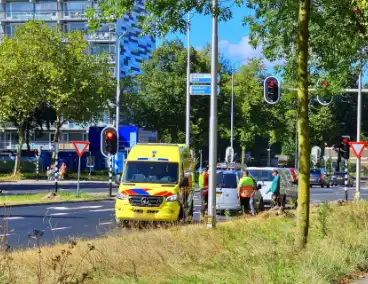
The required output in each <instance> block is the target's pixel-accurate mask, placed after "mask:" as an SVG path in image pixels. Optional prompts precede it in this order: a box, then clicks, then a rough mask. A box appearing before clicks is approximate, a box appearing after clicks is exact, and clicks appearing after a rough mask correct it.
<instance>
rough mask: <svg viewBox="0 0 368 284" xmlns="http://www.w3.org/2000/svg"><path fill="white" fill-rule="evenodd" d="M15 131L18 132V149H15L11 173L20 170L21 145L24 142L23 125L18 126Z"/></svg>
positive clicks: (14, 173)
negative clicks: (15, 154) (15, 153)
mask: <svg viewBox="0 0 368 284" xmlns="http://www.w3.org/2000/svg"><path fill="white" fill-rule="evenodd" d="M17 133H18V149H17V156H16V157H15V163H14V170H13V175H16V174H18V173H19V172H20V158H21V156H22V146H23V142H24V127H23V125H20V126H18V129H17Z"/></svg>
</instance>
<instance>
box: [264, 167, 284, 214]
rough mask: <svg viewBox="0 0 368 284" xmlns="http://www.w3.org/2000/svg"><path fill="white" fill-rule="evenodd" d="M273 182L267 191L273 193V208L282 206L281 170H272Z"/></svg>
mask: <svg viewBox="0 0 368 284" xmlns="http://www.w3.org/2000/svg"><path fill="white" fill-rule="evenodd" d="M272 176H273V180H272V184H271V187H270V189H269V190H268V191H267V193H269V192H271V193H272V203H271V206H272V208H273V209H276V208H278V207H281V206H282V204H281V200H280V176H279V172H278V171H277V170H273V171H272Z"/></svg>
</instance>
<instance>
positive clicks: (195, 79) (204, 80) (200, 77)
mask: <svg viewBox="0 0 368 284" xmlns="http://www.w3.org/2000/svg"><path fill="white" fill-rule="evenodd" d="M190 82H191V83H199V84H211V74H210V73H193V74H190ZM219 82H220V75H219V74H217V83H219Z"/></svg>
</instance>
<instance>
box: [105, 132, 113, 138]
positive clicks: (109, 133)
mask: <svg viewBox="0 0 368 284" xmlns="http://www.w3.org/2000/svg"><path fill="white" fill-rule="evenodd" d="M106 137H107V138H109V139H111V138H113V137H114V133H112V132H111V131H109V132H106Z"/></svg>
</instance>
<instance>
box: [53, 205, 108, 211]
mask: <svg viewBox="0 0 368 284" xmlns="http://www.w3.org/2000/svg"><path fill="white" fill-rule="evenodd" d="M101 207H103V205H97V206H79V207H48V208H46V209H47V210H79V209H94V208H101Z"/></svg>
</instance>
